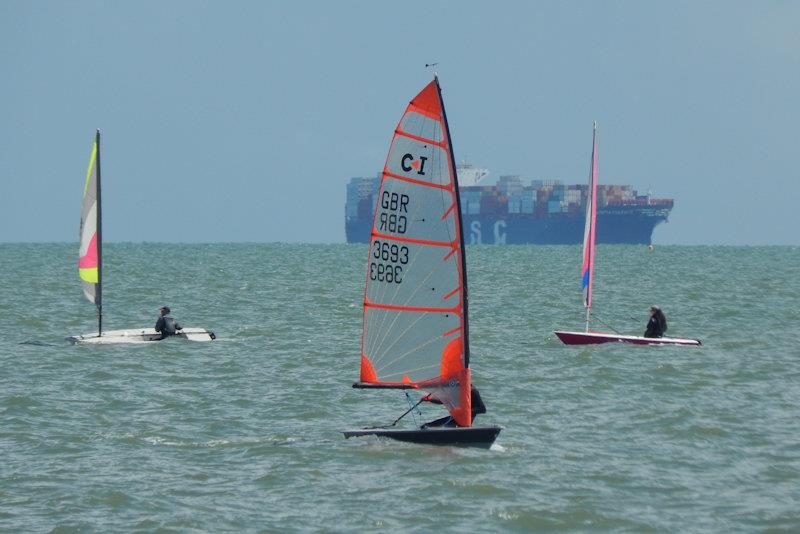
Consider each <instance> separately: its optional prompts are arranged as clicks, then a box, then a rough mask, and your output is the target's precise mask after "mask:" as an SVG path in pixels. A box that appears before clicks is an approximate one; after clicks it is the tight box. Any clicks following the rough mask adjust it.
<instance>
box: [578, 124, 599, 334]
mask: <svg viewBox="0 0 800 534" xmlns="http://www.w3.org/2000/svg"><path fill="white" fill-rule="evenodd" d="M591 165H592V166H591V170H590V171H589V191H588V193H587V196H586V226H585V229H584V232H583V268H582V272H583V274H582V276H581V279H582V284H583V305H584V306H586V331H587V332H588V331H589V313H590V312H591V308H592V280H593V278H594V245H595V234H596V231H597V224H596V223H597V123H595V124H594V128H593V130H592V164H591Z"/></svg>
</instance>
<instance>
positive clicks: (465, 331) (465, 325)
mask: <svg viewBox="0 0 800 534" xmlns="http://www.w3.org/2000/svg"><path fill="white" fill-rule="evenodd" d="M434 80H435V81H436V91H437V92H438V94H439V102H441V106H442V118H443V119H444V130H445V136H446V139H447V146H448V147H449V153H450V172H451V173H452V175H453V186H454V189H455V197H456V204H455V225H456V231H457V232H458V240H459V245H460V247H461V307H462V310H463V311H462V319H461V323H462V325H461V328H462V330H461V335H462V337H463V339H464V342H463V344H464V367H465V368H466V369H469V306H468V304H469V303H468V300H469V299H468V294H469V293H468V291H467V255H466V248H465V247H464V230H463V228H462V227H461V194H460V193H459V187H458V172H457V171H456V157H455V154H454V150H453V140H452V138H451V137H450V124H449V123H448V122H447V111H446V110H445V107H444V98H442V86H441V85H439V77H438V76H435V77H434ZM467 391H469V384H467Z"/></svg>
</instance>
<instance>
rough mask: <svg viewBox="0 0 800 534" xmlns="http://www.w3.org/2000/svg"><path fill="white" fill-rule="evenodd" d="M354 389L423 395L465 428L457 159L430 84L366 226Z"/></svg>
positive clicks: (412, 112) (413, 109)
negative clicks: (358, 357) (369, 229)
mask: <svg viewBox="0 0 800 534" xmlns="http://www.w3.org/2000/svg"><path fill="white" fill-rule="evenodd" d="M361 343H362V346H361V382H360V383H357V384H356V386H357V387H385V388H414V389H422V390H425V391H428V392H430V393H431V394H432V396H433V397H435V398H437V399H438V400H440V401H441V402H442V403H443V405H444V406H445V407H446V408H447V409H448V411H449V412H450V414H451V416H452V417H453V419H454V420H455V421H456V423H457V424H458V425H459V426H463V427H468V426H471V424H472V416H471V407H470V400H471V399H470V371H469V337H468V319H467V280H466V264H465V260H464V243H463V234H462V231H461V208H460V205H459V195H458V183H457V181H456V171H455V159H454V157H453V150H452V146H451V142H450V132H449V129H448V126H447V117H446V115H445V110H444V102H443V101H442V95H441V89H440V87H439V81H438V79H437V78H434V80H433V81H432V82H431V83H429V84H428V85H427V86H426V87H425V88H424V89H423V90H422V91H421V92H420V93H419V94H418V95H417V96H416V97H414V99H413V100H412V101H411V103H410V104H409V105H408V107H407V108H406V111H405V113H404V114H403V117H402V118H401V119H400V122H399V123H398V125H397V128H396V129H395V133H394V138H393V139H392V143H391V146H390V148H389V155H388V157H387V158H386V164H385V165H384V169H383V173H382V177H381V184H380V188H379V189H378V197H377V207H376V210H375V218H374V221H373V224H372V232H371V240H370V251H369V261H368V265H367V282H366V289H365V296H364V318H363V336H362V342H361Z"/></svg>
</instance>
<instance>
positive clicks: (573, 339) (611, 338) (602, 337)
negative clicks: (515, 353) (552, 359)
mask: <svg viewBox="0 0 800 534" xmlns="http://www.w3.org/2000/svg"><path fill="white" fill-rule="evenodd" d="M556 335H557V336H558V339H560V340H561V341H562V342H563V343H564V344H565V345H597V344H600V343H631V344H633V345H695V346H696V345H701V344H702V343H701V342H700V340H699V339H685V338H680V337H642V336H626V335H623V334H612V333H605V332H562V331H556Z"/></svg>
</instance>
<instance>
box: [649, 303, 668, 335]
mask: <svg viewBox="0 0 800 534" xmlns="http://www.w3.org/2000/svg"><path fill="white" fill-rule="evenodd" d="M666 331H667V318H666V317H664V312H662V311H661V308H659V307H658V306H650V320H649V321H647V330H646V331H645V333H644V337H664V332H666Z"/></svg>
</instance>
